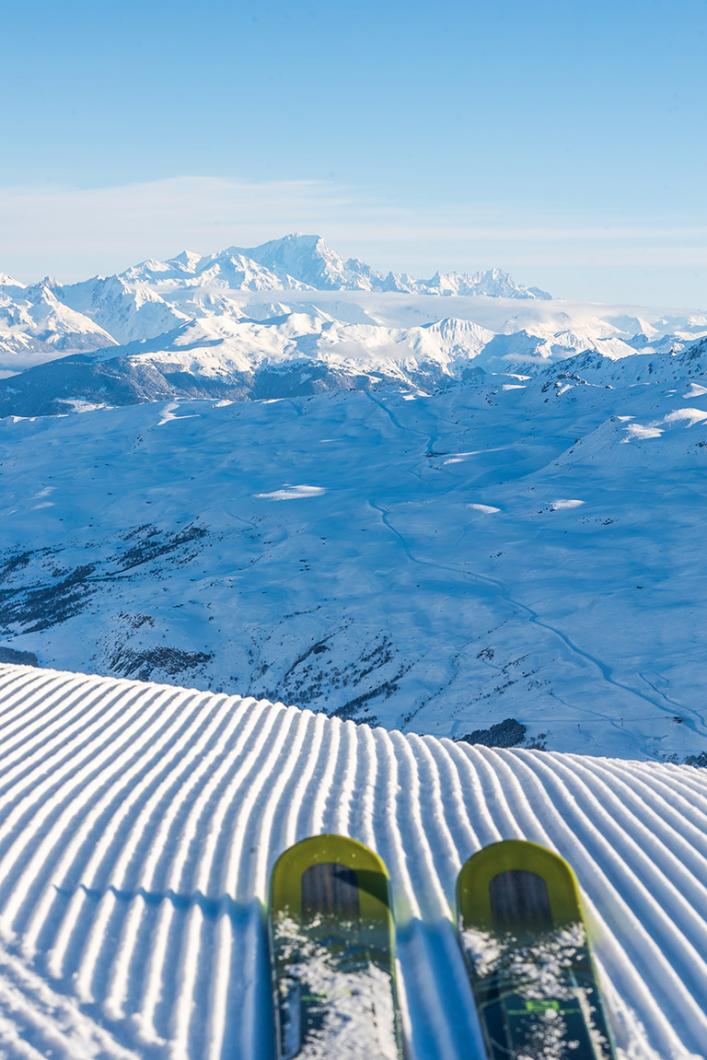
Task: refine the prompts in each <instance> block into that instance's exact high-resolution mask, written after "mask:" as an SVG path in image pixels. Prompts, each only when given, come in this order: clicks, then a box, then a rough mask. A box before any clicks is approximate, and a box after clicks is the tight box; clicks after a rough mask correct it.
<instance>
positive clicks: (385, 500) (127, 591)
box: [0, 351, 707, 760]
mask: <svg viewBox="0 0 707 1060" xmlns="http://www.w3.org/2000/svg"><path fill="white" fill-rule="evenodd" d="M185 356H190V353H189V351H186V353H185ZM136 360H137V361H138V362H139V360H140V359H139V358H137V359H136ZM637 360H641V358H637ZM672 360H677V358H674V359H672ZM110 363H111V362H107V364H108V365H110ZM472 363H473V362H472ZM569 363H570V365H571V362H569ZM621 363H625V362H618V363H612V362H610V364H611V365H612V367H617V366H618V365H620V364H621ZM697 364H698V362H694V363H693V364H692V365H686V366H685V371H684V375H683V377H682V379H681V380H680V381H679V382H678V383H676V381H674V380H672V379H671V380H670V381H669V382H666V383H665V384H663V385H659V384H656V385H641V386H635V385H633V383H632V381H631V379H630V378H629V383H628V385H625V386H613V385H610V386H607V385H605V384H603V383H600V382H597V381H594V380H592V379H590V378H587V379H586V380H584V379H582V377H581V372H579V371H577V372H575V373H574V374H573V373H572V372H571V371H570V370H569V369H567V368H565V370H564V372H562V373H560V372H556V371H555V369H552V370H551V371H550V373H549V374H545V375H540V376H538V377H537V378H536V379H531V380H525V382H522V381H519V380H518V379H513V380H510V379H509V377H491V378H488V377H486V378H483V377H482V378H481V380H480V381H479V382H476V383H469V384H464V383H462V384H459V385H457V386H455V387H451V388H449V389H447V390H443V391H440V392H438V393H435V394H431V395H430V394H428V395H426V396H425V395H419V394H417V392H410V393H407V394H405V393H402V394H401V393H399V392H398V388H397V387H395V388H393V387H392V386H389V387H386V386H382V387H380V388H378V389H376V390H367V391H363V390H354V391H345V390H342V389H340V388H339V389H337V390H335V391H334V392H331V393H320V394H313V395H311V396H301V397H290V398H287V399H285V400H279V401H277V400H275V401H274V400H272V399H270V398H268V400H265V401H249V402H246V403H243V402H237V403H229V402H228V401H223V400H221V401H193V402H182V403H179V402H177V401H173V402H169V403H167V404H165V403H147V404H143V405H137V406H132V407H127V408H123V409H104V410H98V411H94V412H87V413H86V414H85V415H81V416H76V415H69V416H63V417H45V418H42V419H36V420H27V419H13V418H6V419H4V420H2V421H0V461H1V462H2V469H3V475H2V486H1V487H0V578H1V581H2V595H0V637H1V638H2V639H1V640H0V644H4V645H5V646H8V647H12V648H14V649H17V650H24V651H30V652H34V653H35V654H36V655H37V656H38V657H39V659H40V661H41V662H43V663H45V664H51V665H59V666H64V667H70V668H76V669H84V670H96V671H98V672H103V673H117V674H121V675H126V676H137V675H139V676H142V677H153V678H159V679H166V680H170V679H176V680H188V681H189V682H190V683H196V684H199V685H201V686H202V687H207V688H212V689H214V688H216V689H218V688H230V687H243V688H248V689H250V690H253V691H257V692H259V693H262V694H264V695H268V696H287V698H288V699H289V700H290V701H291V702H295V703H298V704H300V705H302V706H305V705H308V706H312V707H313V708H315V709H317V710H323V711H326V712H328V713H338V714H339V715H340V716H342V717H351V718H356V719H361V720H372V721H378V722H381V723H384V724H386V725H389V726H402V727H405V728H408V729H415V730H418V731H426V732H435V733H438V734H441V735H450V734H451V735H463V734H464V733H469V732H472V731H475V730H489V731H490V730H491V729H492V728H493V727H494V726H497V725H500V724H501V723H504V722H506V721H508V720H509V719H511V720H513V721H514V722H515V723H517V725H516V726H515V728H514V727H513V726H511V729H512V730H513V731H514V732H515V733H516V736H515V739H516V740H518V741H521V742H523V743H524V744H525V745H528V744H538V743H540V744H542V743H544V744H545V745H546V746H549V747H552V748H558V749H562V750H572V751H579V750H581V751H586V752H597V751H602V752H603V753H612V754H616V755H624V756H631V757H650V758H658V759H663V758H667V757H670V756H675V757H676V758H678V759H680V760H682V759H685V758H688V757H690V756H694V755H699V754H700V753H701V752H704V751H707V720H706V719H705V716H704V711H703V710H702V707H701V703H702V693H701V689H702V686H703V683H704V659H705V657H706V656H707V642H706V641H705V630H707V613H703V612H704V611H705V607H706V606H707V605H705V603H704V601H705V600H707V594H706V593H703V592H702V588H701V587H702V585H703V581H704V573H703V563H702V555H703V527H702V520H701V510H702V505H703V503H704V500H705V475H704V461H705V453H707V445H706V444H705V431H706V430H707V407H706V401H705V398H706V396H707V376H706V375H705V374H704V372H700V371H699V370H698V367H697ZM691 367H695V374H689V373H690V369H691ZM305 374H306V372H305ZM20 378H21V377H20ZM161 378H164V376H162V377H161ZM506 379H509V381H508V382H506ZM145 380H146V382H145V385H148V384H149V383H150V379H149V378H148V377H147V375H146V376H145ZM9 382H10V383H13V382H14V380H9ZM303 385H304V384H303ZM307 385H311V380H309V381H308V382H307ZM66 407H67V406H65V408H66ZM58 453H61V459H60V460H59V459H58V458H57V454H58ZM666 616H667V617H666ZM668 618H669V620H668Z"/></svg>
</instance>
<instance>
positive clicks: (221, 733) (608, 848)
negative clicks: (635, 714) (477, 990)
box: [0, 665, 707, 1060]
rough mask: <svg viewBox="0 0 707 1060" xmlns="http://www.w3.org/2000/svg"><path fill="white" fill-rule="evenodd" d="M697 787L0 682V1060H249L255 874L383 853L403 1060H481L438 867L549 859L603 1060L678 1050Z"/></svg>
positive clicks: (173, 704) (695, 980) (698, 896)
mask: <svg viewBox="0 0 707 1060" xmlns="http://www.w3.org/2000/svg"><path fill="white" fill-rule="evenodd" d="M706 796H707V778H706V776H705V773H704V771H701V770H698V769H694V768H691V767H684V766H674V765H657V764H654V763H641V764H638V763H634V762H626V761H617V760H609V759H595V758H588V757H587V758H583V757H579V756H575V755H567V754H556V753H547V752H538V751H527V750H524V751H501V750H491V749H488V748H484V747H470V746H468V745H465V744H455V743H452V742H450V741H447V740H438V739H435V738H433V737H418V736H403V735H402V734H400V733H397V732H387V731H385V730H383V729H372V728H369V727H367V726H364V725H362V726H355V725H354V724H353V723H352V722H350V721H347V722H342V721H339V720H338V719H330V718H327V717H326V716H325V715H323V714H314V713H310V712H308V711H299V710H297V709H294V708H289V707H284V706H282V705H281V704H276V705H272V704H270V703H268V702H265V701H255V700H253V699H241V698H239V697H228V696H225V695H213V694H211V693H206V692H196V691H190V690H187V689H180V688H175V687H173V686H169V687H168V686H160V685H154V684H142V683H138V682H132V681H124V680H116V679H108V678H97V677H85V676H81V675H77V674H69V673H59V672H56V671H50V670H41V669H33V668H30V667H19V666H7V665H6V666H0V800H1V801H0V806H1V807H2V814H1V816H0V931H1V935H0V1055H2V1056H3V1057H16V1056H17V1057H37V1056H48V1055H51V1056H52V1057H61V1056H64V1057H71V1058H72V1060H74V1058H78V1057H84V1056H87V1057H98V1056H100V1057H107V1058H110V1057H124V1056H135V1055H137V1056H145V1057H194V1058H199V1060H202V1058H207V1057H227V1056H228V1057H239V1058H241V1057H242V1058H243V1060H254V1058H257V1060H261V1058H262V1060H268V1058H270V1057H271V1056H272V1055H273V1043H272V1029H271V1028H272V1014H271V1004H270V996H269V981H268V967H267V948H266V932H265V923H264V906H263V902H264V900H265V896H266V888H267V880H268V873H269V870H270V867H271V865H272V862H273V860H274V858H275V857H276V856H277V855H278V854H279V853H280V852H281V851H282V850H283V849H284V848H285V847H287V846H288V845H289V844H290V843H292V842H294V841H296V840H297V839H299V838H301V837H303V836H306V835H309V834H312V833H317V832H322V831H336V832H343V833H347V834H350V835H353V836H355V837H356V838H358V839H361V840H362V841H363V842H365V843H367V844H369V845H370V846H372V847H374V848H375V849H376V850H378V851H379V852H380V854H381V855H382V856H383V857H384V859H385V860H386V862H387V864H388V866H389V869H390V873H391V877H392V882H393V888H394V898H395V912H396V917H397V922H398V952H399V959H400V978H401V984H402V990H403V996H404V1002H405V1005H406V1033H407V1035H408V1039H409V1045H410V1052H411V1056H412V1058H413V1060H414V1058H421V1057H430V1058H433V1057H434V1058H435V1060H441V1058H457V1057H458V1058H461V1057H467V1058H468V1057H474V1056H481V1055H482V1053H481V1051H480V1048H479V1039H478V1030H477V1026H476V1023H475V1018H474V1015H473V1012H472V1009H471V996H470V993H469V990H468V987H467V983H466V980H465V975H464V970H463V967H462V961H461V958H460V955H459V951H458V949H457V946H456V942H455V938H454V935H453V931H452V924H451V909H452V902H453V893H454V881H455V876H456V873H457V870H458V868H459V866H460V864H461V862H462V861H463V860H464V859H465V858H466V857H468V856H469V854H471V853H472V852H473V851H475V850H476V849H478V848H479V847H480V846H482V845H485V844H487V843H491V842H493V841H494V840H497V839H499V838H503V837H512V836H522V837H527V838H528V839H532V840H536V841H538V842H540V843H544V844H546V845H548V846H550V847H553V848H555V849H557V850H558V851H559V852H560V853H561V854H563V855H564V856H565V857H566V858H568V859H569V860H570V861H571V862H572V864H573V865H574V867H575V869H576V871H577V873H578V876H579V879H580V883H581V885H582V889H583V892H584V894H585V898H586V905H587V909H588V914H589V917H590V921H591V931H592V937H593V943H594V949H595V954H596V957H597V961H598V964H599V967H600V972H601V976H602V981H603V983H604V987H605V992H606V997H607V1003H608V1009H609V1013H610V1017H611V1020H612V1024H613V1026H614V1029H615V1033H616V1037H617V1041H618V1044H619V1046H620V1048H621V1050H622V1053H623V1055H624V1056H625V1057H631V1058H637V1057H660V1058H668V1057H687V1056H691V1055H692V1056H701V1055H703V1052H702V1050H703V1046H704V1042H705V1041H707V1020H706V1019H705V1016H704V1012H703V1008H704V998H705V990H706V988H707V976H706V975H705V964H704V954H705V953H706V952H707V930H706V929H705V923H704V913H705V911H706V910H707V892H706V891H705V886H704V881H705V879H706V878H707V872H706V869H707V838H706V834H707V833H706V829H705V825H706V824H707V812H706V811H707V799H706Z"/></svg>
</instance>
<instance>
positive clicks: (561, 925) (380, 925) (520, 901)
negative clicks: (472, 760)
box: [270, 835, 614, 1060]
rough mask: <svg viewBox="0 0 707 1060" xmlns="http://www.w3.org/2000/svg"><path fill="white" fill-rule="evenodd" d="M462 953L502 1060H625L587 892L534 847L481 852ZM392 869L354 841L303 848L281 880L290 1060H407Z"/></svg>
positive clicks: (276, 937) (277, 891)
mask: <svg viewBox="0 0 707 1060" xmlns="http://www.w3.org/2000/svg"><path fill="white" fill-rule="evenodd" d="M457 921H458V929H459V938H460V943H461V946H462V951H463V953H464V957H465V960H466V966H467V969H468V972H469V979H470V983H471V987H472V990H473V994H474V1000H475V1002H476V1007H477V1011H478V1014H479V1019H480V1022H481V1027H482V1030H483V1035H484V1041H485V1044H486V1049H487V1053H488V1057H489V1060H509V1058H516V1060H521V1058H522V1060H612V1058H613V1056H614V1052H613V1047H612V1044H611V1038H610V1034H609V1030H608V1027H607V1024H606V1019H605V1017H604V1013H603V1008H602V1002H601V996H600V993H599V988H598V985H597V980H596V976H595V973H594V968H593V965H592V960H591V955H590V951H589V945H588V941H587V933H586V928H585V924H584V918H583V914H582V907H581V901H580V895H579V889H578V886H577V881H576V879H575V876H574V873H573V872H572V869H571V868H570V867H569V865H568V864H567V863H566V862H565V861H563V859H562V858H560V857H559V856H558V855H557V854H553V853H551V852H550V851H549V850H545V849H544V848H543V847H540V846H537V845H536V844H534V843H527V842H524V841H522V840H504V841H502V842H500V843H494V844H493V845H491V846H488V847H485V848H484V849H483V850H480V851H478V853H476V854H474V855H473V856H472V857H470V858H469V860H468V861H467V862H466V863H465V864H464V865H463V866H462V868H461V871H460V873H459V877H458V880H457ZM394 939H395V933H394V922H393V915H392V911H391V903H390V891H389V877H388V872H387V870H386V867H385V864H384V863H383V861H382V860H381V859H380V858H379V857H378V855H377V854H375V853H374V852H373V851H372V850H369V849H368V848H367V847H365V846H363V844H361V843H358V842H357V841H356V840H353V839H349V838H347V837H345V836H337V835H323V836H313V837H312V838H310V839H305V840H303V841H302V842H300V843H297V844H295V846H293V847H290V849H289V850H286V851H285V853H284V854H282V855H281V857H280V858H279V859H278V861H277V862H276V864H275V866H274V868H273V873H272V880H271V895H270V944H271V952H272V969H273V988H274V995H275V1010H276V1022H277V1046H278V1057H279V1058H280V1060H294V1058H295V1057H300V1058H302V1060H305V1058H306V1060H320V1058H321V1060H325V1058H335V1057H351V1058H353V1057H360V1058H362V1060H363V1058H366V1060H369V1058H374V1057H376V1058H381V1060H399V1058H401V1057H402V1056H403V1055H404V1051H403V1039H402V1030H401V1025H400V1010H399V1005H398V998H397V984H396V975H395V941H394Z"/></svg>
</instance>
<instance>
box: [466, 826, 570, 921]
mask: <svg viewBox="0 0 707 1060" xmlns="http://www.w3.org/2000/svg"><path fill="white" fill-rule="evenodd" d="M506 873H511V874H518V873H523V874H526V875H527V876H530V877H534V878H539V879H540V880H542V881H543V883H544V885H545V888H546V891H547V897H548V900H549V906H550V913H551V917H552V922H553V924H554V926H555V927H560V926H562V925H564V924H571V923H576V922H578V921H583V915H582V903H581V896H580V890H579V884H578V882H577V877H576V876H575V874H574V872H573V870H572V867H571V866H570V865H569V864H568V863H567V862H566V861H565V859H564V858H563V857H561V856H560V855H559V854H557V853H556V852H555V851H552V850H548V849H547V848H546V847H543V846H540V844H538V843H531V842H529V841H528V840H525V839H503V840H501V841H500V842H498V843H492V844H491V845H490V846H486V847H483V849H481V850H478V851H477V852H476V853H475V854H472V855H471V857H470V858H468V860H467V861H465V862H464V864H463V865H462V867H461V869H460V871H459V875H458V877H457V914H458V919H459V921H460V923H461V925H462V926H474V927H479V928H490V927H492V926H493V921H494V916H493V910H492V886H493V883H494V881H495V880H497V879H498V878H500V877H503V876H504V875H505V874H506Z"/></svg>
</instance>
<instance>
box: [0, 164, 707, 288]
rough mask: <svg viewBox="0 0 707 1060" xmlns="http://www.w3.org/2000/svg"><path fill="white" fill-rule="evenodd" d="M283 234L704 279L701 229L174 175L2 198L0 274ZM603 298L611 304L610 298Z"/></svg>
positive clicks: (354, 246) (318, 184)
mask: <svg viewBox="0 0 707 1060" xmlns="http://www.w3.org/2000/svg"><path fill="white" fill-rule="evenodd" d="M290 231H300V232H302V231H304V232H320V233H321V234H322V235H324V236H325V238H327V239H328V240H329V241H330V242H331V243H332V244H333V245H334V246H335V247H336V248H337V249H339V250H341V252H342V253H345V254H355V255H357V256H360V257H364V258H367V259H368V260H370V261H371V263H372V264H374V265H378V267H380V268H388V267H392V268H395V269H398V270H409V271H411V272H415V273H417V274H418V275H425V274H429V273H431V272H433V271H434V270H435V269H437V268H442V269H451V268H456V269H476V268H482V267H488V266H490V265H500V266H502V267H505V268H509V269H522V270H523V271H524V273H525V275H522V276H520V277H519V279H521V280H523V281H525V282H530V283H538V284H541V285H542V284H543V283H544V282H545V279H544V275H543V270H551V269H557V268H565V267H566V268H568V269H572V268H581V269H583V270H585V269H587V268H590V269H595V270H597V274H598V272H599V271H600V270H602V269H606V268H612V269H626V270H630V269H631V268H634V267H641V268H647V267H650V268H655V269H661V268H662V269H665V270H666V278H667V275H668V273H669V271H670V270H680V269H682V270H684V269H700V270H701V269H704V268H707V227H705V226H688V225H684V226H682V225H675V224H672V225H665V226H660V225H655V224H650V225H639V224H635V225H634V224H630V223H621V224H602V225H589V224H584V223H580V224H578V223H577V221H576V219H575V220H574V221H572V222H571V223H564V224H562V223H557V222H553V223H542V222H541V223H538V221H537V219H536V221H535V223H528V224H523V223H518V219H517V218H505V217H503V218H502V217H501V216H500V215H499V214H498V211H497V210H495V209H494V208H492V207H491V206H489V204H476V205H475V206H473V207H471V206H469V205H466V206H458V207H454V206H451V205H450V206H447V207H446V208H444V209H442V208H440V210H438V211H436V214H435V215H434V216H429V215H428V216H424V217H422V216H420V214H419V212H418V211H416V210H413V209H412V208H406V207H402V206H398V205H394V204H391V203H387V202H384V201H379V200H375V199H373V198H371V197H367V196H365V195H363V194H362V193H361V192H359V191H357V190H356V189H352V188H348V187H345V186H340V185H337V184H334V183H332V182H328V181H319V180H298V181H245V180H236V179H228V178H222V177H201V176H185V177H172V178H168V179H164V180H156V181H145V182H141V183H134V184H125V185H120V186H115V187H102V188H75V187H74V188H63V187H44V188H42V187H11V188H5V189H4V190H3V191H2V192H1V193H0V270H3V271H7V272H10V273H14V274H15V275H18V276H19V277H20V278H21V279H34V278H36V277H37V276H38V275H41V274H43V273H46V272H50V273H51V274H53V275H56V276H58V277H60V278H61V279H66V280H70V279H76V278H80V277H84V276H87V275H89V274H91V273H95V272H114V271H116V270H119V269H121V268H124V267H126V266H127V265H129V264H132V263H133V262H135V261H138V260H140V259H143V258H146V257H169V256H171V255H173V254H175V253H177V252H178V251H179V250H181V249H183V248H185V247H187V248H189V249H193V250H197V251H200V252H202V253H205V252H209V251H213V250H217V249H221V248H223V247H225V246H228V245H230V244H233V243H235V244H241V245H250V244H254V243H258V242H261V241H263V240H265V239H270V238H275V237H277V236H281V235H283V234H284V233H286V232H290ZM616 293H617V294H619V293H620V292H616ZM631 293H632V295H633V294H634V292H633V291H632V292H631ZM676 294H677V291H676ZM606 297H607V298H608V299H609V300H613V299H612V292H610V291H607V292H606ZM700 301H702V299H700Z"/></svg>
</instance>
